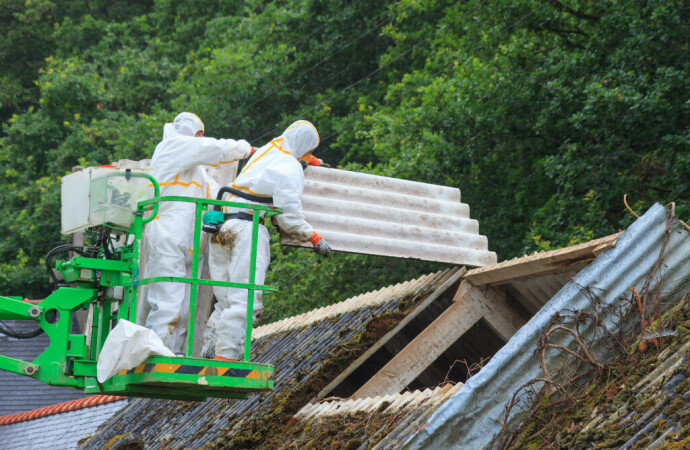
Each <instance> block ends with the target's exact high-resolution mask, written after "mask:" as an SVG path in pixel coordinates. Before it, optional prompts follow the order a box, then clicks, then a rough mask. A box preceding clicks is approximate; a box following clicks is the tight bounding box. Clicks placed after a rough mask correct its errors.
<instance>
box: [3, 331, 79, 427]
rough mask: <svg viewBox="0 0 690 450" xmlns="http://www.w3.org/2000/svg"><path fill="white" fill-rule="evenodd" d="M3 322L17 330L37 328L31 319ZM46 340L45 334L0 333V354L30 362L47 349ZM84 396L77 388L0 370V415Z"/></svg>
mask: <svg viewBox="0 0 690 450" xmlns="http://www.w3.org/2000/svg"><path fill="white" fill-rule="evenodd" d="M3 323H4V324H5V325H6V326H8V327H9V328H11V329H13V330H15V331H19V332H29V331H32V330H34V329H36V324H35V323H34V322H31V321H22V320H4V321H3ZM49 342H50V340H49V339H48V336H47V335H46V334H41V335H39V336H37V337H35V338H31V339H16V338H12V337H9V336H6V335H4V334H2V333H0V355H4V356H9V357H11V358H17V359H21V360H23V361H33V360H34V359H35V358H36V357H37V356H38V355H40V354H41V353H42V352H43V351H44V350H45V349H46V348H48V344H49ZM84 397H86V395H85V394H84V393H83V392H81V391H79V390H77V389H71V388H67V387H61V386H50V385H48V384H45V383H43V382H41V381H38V380H36V379H34V378H30V377H27V376H23V375H19V374H16V373H12V372H7V371H5V370H0V415H6V414H14V413H21V412H24V411H30V410H34V409H37V408H42V407H44V406H49V405H53V404H55V403H61V402H66V401H69V400H75V399H80V398H84Z"/></svg>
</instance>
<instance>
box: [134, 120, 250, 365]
mask: <svg viewBox="0 0 690 450" xmlns="http://www.w3.org/2000/svg"><path fill="white" fill-rule="evenodd" d="M203 129H204V125H203V123H202V122H201V120H200V119H199V118H198V117H197V116H196V115H194V114H192V113H181V114H179V115H178V116H177V117H176V118H175V120H174V122H173V123H166V124H165V127H164V128H163V140H162V141H161V142H160V144H158V146H157V147H156V150H155V151H154V153H153V158H152V159H151V167H152V168H153V169H154V170H153V177H154V178H156V180H157V181H158V183H159V184H160V191H161V196H179V197H196V198H215V195H216V192H217V190H218V186H217V185H216V186H214V184H215V183H214V182H213V180H211V179H210V178H208V177H207V176H206V173H205V171H204V169H203V168H202V167H200V166H201V165H215V164H222V163H230V162H234V161H237V160H238V159H243V158H247V157H248V156H249V153H250V151H251V146H250V145H249V144H248V143H247V142H246V141H244V140H239V141H235V140H232V139H214V138H209V137H194V136H195V134H196V133H197V132H198V131H203ZM194 213H195V205H194V203H188V202H170V201H169V202H161V203H160V208H159V210H158V217H157V218H156V219H154V220H153V221H152V222H151V223H149V224H148V225H147V226H146V230H145V233H146V234H145V236H146V240H145V245H146V247H147V251H148V259H147V265H146V274H145V278H149V277H160V276H172V277H190V276H191V274H192V248H193V241H194ZM199 270H201V268H200V269H199ZM189 291H190V285H189V284H181V283H174V282H158V283H152V284H149V285H148V296H147V301H148V303H149V305H150V307H151V311H150V312H149V315H148V317H147V318H146V327H147V328H150V329H151V330H153V331H154V332H155V333H156V334H157V335H158V336H159V337H160V338H161V339H162V340H163V342H164V343H165V345H166V346H167V347H168V348H170V349H171V350H172V351H173V352H175V353H181V352H183V351H184V344H185V337H186V334H187V316H188V314H189Z"/></svg>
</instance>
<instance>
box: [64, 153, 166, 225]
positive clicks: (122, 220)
mask: <svg viewBox="0 0 690 450" xmlns="http://www.w3.org/2000/svg"><path fill="white" fill-rule="evenodd" d="M124 172H125V171H124V170H123V169H117V168H109V167H89V168H87V169H84V170H80V171H79V172H75V173H72V174H70V175H67V176H66V177H63V178H62V202H61V203H62V228H61V231H62V233H63V234H70V233H74V232H77V231H83V230H84V228H88V227H93V226H98V225H111V226H116V227H118V228H124V229H129V227H130V225H131V224H132V219H133V215H132V213H133V212H134V211H136V209H137V202H139V201H141V200H146V199H148V198H151V197H152V195H153V194H152V192H153V189H152V185H151V181H150V180H148V179H147V178H139V177H131V178H130V179H129V180H127V179H126V178H125V176H123V175H121V174H123V173H124ZM132 172H133V173H134V172H143V173H150V171H148V170H143V169H136V170H132Z"/></svg>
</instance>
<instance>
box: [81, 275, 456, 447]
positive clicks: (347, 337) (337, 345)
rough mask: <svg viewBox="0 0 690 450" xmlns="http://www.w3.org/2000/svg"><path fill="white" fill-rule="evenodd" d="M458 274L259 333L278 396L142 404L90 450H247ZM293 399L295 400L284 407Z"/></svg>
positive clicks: (257, 350) (260, 351)
mask: <svg viewBox="0 0 690 450" xmlns="http://www.w3.org/2000/svg"><path fill="white" fill-rule="evenodd" d="M454 272H455V271H454V270H447V271H444V272H439V273H436V274H433V275H429V276H425V277H423V278H422V279H420V280H419V282H410V283H406V284H405V285H404V286H405V288H404V289H393V288H388V289H384V290H383V291H384V292H388V294H386V295H383V296H379V295H378V294H379V293H380V292H377V293H371V294H365V295H364V296H363V297H364V298H369V299H372V301H371V302H361V301H352V300H351V301H349V302H350V306H351V308H349V309H347V308H345V309H338V312H337V313H336V314H335V315H325V316H323V315H322V316H320V317H319V318H315V319H314V320H313V321H305V322H304V323H303V324H302V325H301V326H285V327H279V328H275V329H273V331H270V330H267V327H262V328H263V329H264V331H263V332H262V331H260V330H261V328H259V329H257V332H258V335H259V336H260V337H258V338H257V339H256V340H255V342H254V343H253V346H252V352H253V358H252V360H253V361H257V362H264V363H271V364H274V365H275V367H276V371H275V375H274V381H275V385H274V386H275V388H274V391H273V392H271V393H267V394H262V395H254V396H251V397H250V398H249V399H247V400H233V401H229V400H223V399H212V400H208V401H207V402H205V403H193V402H175V401H166V400H151V399H137V400H134V401H132V402H131V404H130V405H128V406H127V408H125V409H124V410H123V411H121V412H120V413H119V414H118V416H116V418H114V419H113V420H111V421H109V422H108V423H107V424H105V425H104V426H103V427H102V428H101V429H100V430H99V432H98V434H97V435H96V436H94V437H93V438H92V439H91V440H89V441H88V442H87V443H86V444H85V446H84V448H101V447H103V445H105V444H106V443H107V442H108V441H109V440H110V439H112V438H114V437H116V436H121V435H123V434H126V433H132V434H135V435H137V436H139V437H141V438H142V439H143V440H144V441H145V442H146V444H147V445H148V448H161V447H165V448H199V447H204V446H205V445H210V444H214V443H216V444H219V445H225V444H228V443H229V445H230V446H232V445H237V446H238V447H240V448H241V447H243V445H241V444H232V443H231V441H232V440H233V439H238V440H239V439H247V433H249V435H251V433H252V430H253V427H256V426H259V425H258V424H260V423H261V421H262V420H264V419H266V420H270V418H271V417H274V415H275V414H277V413H279V412H280V411H284V409H285V408H288V407H289V406H288V405H292V406H294V407H295V409H294V412H297V411H298V410H299V408H301V407H302V406H304V404H306V403H307V402H308V401H309V400H310V399H311V397H312V396H314V395H316V394H317V393H318V391H319V390H320V389H321V387H323V385H325V384H327V383H328V381H329V380H328V379H320V378H319V377H317V375H320V376H321V375H323V374H322V373H321V372H320V370H321V369H322V368H323V367H324V366H325V365H326V364H328V363H329V361H330V363H331V364H333V362H334V358H337V355H338V354H341V352H342V351H345V350H346V349H347V347H348V345H350V344H352V342H353V341H356V340H357V339H358V338H359V336H361V333H362V331H363V330H365V328H366V329H367V330H370V328H371V326H372V324H374V323H377V320H378V318H381V317H387V316H386V315H387V314H391V313H392V312H394V313H395V312H397V313H398V316H391V317H398V320H399V313H400V311H399V308H400V307H404V306H405V302H406V301H408V302H409V301H410V300H411V298H415V299H416V300H418V301H423V300H424V298H426V297H427V296H428V295H430V294H431V293H433V292H434V291H435V289H436V288H437V287H438V286H441V285H443V283H444V282H445V281H446V280H447V279H448V278H449V277H450V276H452V275H453V273H454ZM346 302H347V301H346ZM388 325H389V326H390V325H395V323H390V324H388ZM367 327H370V328H367ZM355 356H356V355H355ZM332 375H333V376H335V375H337V373H334V374H332ZM312 390H313V392H312ZM292 396H295V397H292ZM288 399H291V400H290V402H287V403H283V402H286V401H287V400H288ZM291 402H296V404H292V403H291ZM288 418H289V416H288ZM281 425H284V424H281ZM240 435H242V436H240ZM250 437H251V436H250ZM243 442H245V443H246V441H243ZM245 446H246V445H245Z"/></svg>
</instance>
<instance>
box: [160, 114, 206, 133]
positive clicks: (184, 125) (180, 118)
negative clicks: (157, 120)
mask: <svg viewBox="0 0 690 450" xmlns="http://www.w3.org/2000/svg"><path fill="white" fill-rule="evenodd" d="M172 126H173V128H174V129H175V131H177V133H179V134H181V135H182V136H192V137H193V136H194V135H196V133H197V132H198V131H204V123H203V122H202V121H201V119H199V117H198V116H197V115H196V114H193V113H190V112H183V113H180V114H178V115H177V117H175V120H173V123H172ZM166 128H168V124H167V123H166V124H165V127H164V128H163V138H164V139H165V137H166V136H165V132H166Z"/></svg>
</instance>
